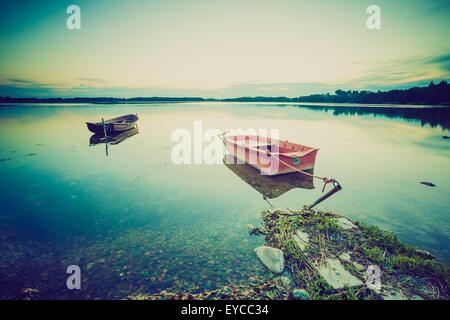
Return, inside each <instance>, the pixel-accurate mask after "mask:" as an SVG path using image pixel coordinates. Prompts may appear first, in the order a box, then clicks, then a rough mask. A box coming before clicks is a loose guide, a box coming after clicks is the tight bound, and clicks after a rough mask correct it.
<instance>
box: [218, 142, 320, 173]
mask: <svg viewBox="0 0 450 320" xmlns="http://www.w3.org/2000/svg"><path fill="white" fill-rule="evenodd" d="M225 144H226V146H227V149H228V151H229V152H230V154H232V155H233V156H234V157H235V158H236V159H237V160H238V162H240V163H247V164H249V165H251V166H252V167H254V168H256V169H258V170H259V171H260V172H261V174H264V175H271V176H272V175H279V174H286V173H291V172H298V171H299V170H300V171H308V170H313V169H314V166H315V161H316V156H317V151H318V149H315V148H312V147H308V146H304V145H300V144H296V143H292V142H289V141H287V140H275V139H270V138H265V137H259V136H228V137H226V140H225Z"/></svg>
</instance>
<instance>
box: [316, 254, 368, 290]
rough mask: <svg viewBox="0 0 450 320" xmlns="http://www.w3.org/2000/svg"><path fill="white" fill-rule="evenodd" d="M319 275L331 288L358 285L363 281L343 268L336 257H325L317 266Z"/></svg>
mask: <svg viewBox="0 0 450 320" xmlns="http://www.w3.org/2000/svg"><path fill="white" fill-rule="evenodd" d="M318 271H319V273H320V275H321V276H322V277H323V278H324V279H325V281H326V282H328V284H329V285H330V286H332V287H333V289H343V288H345V287H347V286H348V287H359V286H362V285H363V283H362V281H361V280H359V279H358V278H356V277H355V276H354V275H352V274H351V273H350V272H348V271H347V270H345V269H344V267H343V266H342V264H341V262H340V261H339V260H338V259H327V260H326V261H325V263H323V264H322V265H320V266H319V268H318Z"/></svg>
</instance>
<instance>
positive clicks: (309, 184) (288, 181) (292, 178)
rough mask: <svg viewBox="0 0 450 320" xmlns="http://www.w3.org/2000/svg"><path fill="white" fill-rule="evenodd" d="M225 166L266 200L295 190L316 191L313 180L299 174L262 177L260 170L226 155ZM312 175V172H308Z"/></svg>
mask: <svg viewBox="0 0 450 320" xmlns="http://www.w3.org/2000/svg"><path fill="white" fill-rule="evenodd" d="M223 163H224V164H225V166H226V167H227V168H228V169H230V170H231V171H233V172H234V173H235V174H236V175H237V176H238V177H239V178H241V179H242V180H244V181H245V182H246V183H247V184H249V185H250V186H252V188H253V189H255V190H256V191H258V192H259V193H261V194H262V195H263V197H264V198H265V199H266V198H267V199H275V198H277V197H279V196H281V195H282V194H284V193H286V192H288V191H289V190H292V189H295V188H301V189H314V181H313V178H312V177H310V176H307V175H304V174H301V173H298V172H294V173H288V174H282V175H277V176H267V175H261V173H260V172H259V170H257V169H255V168H253V167H252V166H250V165H248V164H240V163H238V162H237V160H236V158H234V157H233V156H231V155H226V156H225V157H224V159H223ZM308 172H309V173H312V171H308Z"/></svg>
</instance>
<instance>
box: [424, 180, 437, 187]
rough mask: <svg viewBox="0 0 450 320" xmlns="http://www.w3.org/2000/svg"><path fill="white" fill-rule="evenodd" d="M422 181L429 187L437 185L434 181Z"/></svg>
mask: <svg viewBox="0 0 450 320" xmlns="http://www.w3.org/2000/svg"><path fill="white" fill-rule="evenodd" d="M420 183H421V184H423V185H424V186H427V187H436V185H435V184H434V183H433V182H429V181H421V182H420Z"/></svg>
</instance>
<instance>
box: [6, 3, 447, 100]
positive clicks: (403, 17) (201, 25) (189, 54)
mask: <svg viewBox="0 0 450 320" xmlns="http://www.w3.org/2000/svg"><path fill="white" fill-rule="evenodd" d="M71 4H76V5H78V6H79V7H80V8H81V30H69V29H67V27H66V19H67V17H68V16H69V15H68V14H67V13H66V8H67V7H68V6H69V5H71ZM373 4H374V5H378V6H379V7H380V9H381V30H369V29H368V28H367V26H366V20H367V18H368V16H369V15H368V14H367V13H366V9H367V7H368V6H369V5H373ZM0 8H1V9H0V95H1V96H6V95H9V96H20V97H53V96H58V97H75V96H92V97H95V96H112V97H134V96H202V97H216V98H222V97H237V96H288V97H295V96H300V95H307V94H312V93H326V92H331V93H332V92H334V91H335V90H336V89H339V88H340V89H357V90H362V89H369V90H378V89H381V90H383V89H390V88H406V87H410V86H414V85H424V84H427V83H428V82H429V81H431V80H434V81H440V80H448V79H450V41H449V34H450V32H449V31H450V1H448V0H429V1H423V0H398V1H390V0H371V1H365V0H342V1H337V0H315V1H312V0H310V1H303V0H147V1H144V0H129V1H120V0H80V1H75V0H73V1H61V0H59V1H58V0H53V1H35V0H24V1H11V0H3V1H2V2H1V4H0Z"/></svg>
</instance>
